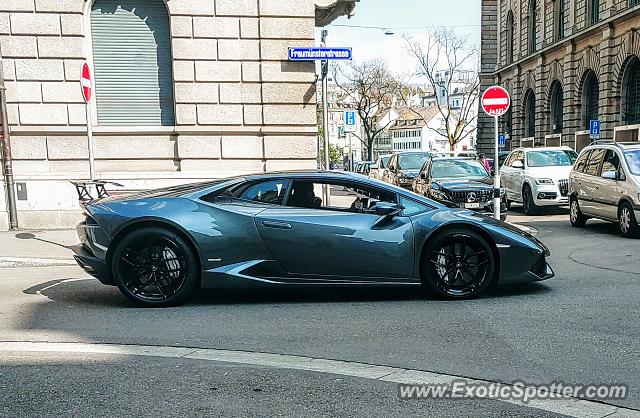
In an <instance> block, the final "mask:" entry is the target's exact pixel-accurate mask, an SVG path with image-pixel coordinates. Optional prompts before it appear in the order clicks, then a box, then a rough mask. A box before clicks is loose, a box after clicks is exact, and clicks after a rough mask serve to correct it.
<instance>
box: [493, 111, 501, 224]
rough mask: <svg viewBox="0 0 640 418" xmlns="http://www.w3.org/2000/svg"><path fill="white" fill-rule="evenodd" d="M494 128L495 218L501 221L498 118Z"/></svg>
mask: <svg viewBox="0 0 640 418" xmlns="http://www.w3.org/2000/svg"><path fill="white" fill-rule="evenodd" d="M493 119H494V122H495V123H494V127H495V130H496V143H495V155H494V157H493V216H495V218H496V219H498V220H499V219H500V167H498V161H499V158H498V155H499V149H498V135H499V133H498V116H494V118H493Z"/></svg>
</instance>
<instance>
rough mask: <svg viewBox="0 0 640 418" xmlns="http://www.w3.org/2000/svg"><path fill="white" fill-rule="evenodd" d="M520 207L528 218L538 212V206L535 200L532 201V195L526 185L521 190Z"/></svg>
mask: <svg viewBox="0 0 640 418" xmlns="http://www.w3.org/2000/svg"><path fill="white" fill-rule="evenodd" d="M522 207H523V208H524V213H526V214H527V215H530V216H531V215H535V214H536V213H537V212H538V206H537V205H536V202H535V200H533V193H532V192H531V187H530V186H529V185H528V184H526V185H525V186H524V187H523V188H522Z"/></svg>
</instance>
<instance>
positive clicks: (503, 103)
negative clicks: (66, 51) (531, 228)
mask: <svg viewBox="0 0 640 418" xmlns="http://www.w3.org/2000/svg"><path fill="white" fill-rule="evenodd" d="M480 102H481V104H482V109H483V110H484V111H485V113H486V114H487V115H489V116H493V120H494V129H495V141H496V142H495V144H494V151H495V152H494V158H493V216H495V218H496V219H498V220H500V202H501V201H502V199H501V197H500V167H499V166H498V164H499V162H500V158H499V153H500V133H499V132H498V118H499V117H500V116H501V115H504V114H505V113H506V112H507V110H509V107H510V106H511V98H510V97H509V92H507V91H506V90H505V89H503V88H502V87H500V86H492V87H489V88H488V89H486V90H485V91H484V93H482V98H481V100H480Z"/></svg>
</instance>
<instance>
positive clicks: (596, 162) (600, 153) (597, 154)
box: [584, 149, 605, 176]
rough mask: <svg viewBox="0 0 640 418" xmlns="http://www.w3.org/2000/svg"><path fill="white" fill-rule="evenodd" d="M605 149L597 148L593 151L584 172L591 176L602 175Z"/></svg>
mask: <svg viewBox="0 0 640 418" xmlns="http://www.w3.org/2000/svg"><path fill="white" fill-rule="evenodd" d="M604 152H605V150H604V149H596V150H593V151H591V154H590V155H589V159H588V160H587V164H586V166H585V170H584V173H585V174H588V175H590V176H599V175H600V164H601V163H602V159H603V158H604Z"/></svg>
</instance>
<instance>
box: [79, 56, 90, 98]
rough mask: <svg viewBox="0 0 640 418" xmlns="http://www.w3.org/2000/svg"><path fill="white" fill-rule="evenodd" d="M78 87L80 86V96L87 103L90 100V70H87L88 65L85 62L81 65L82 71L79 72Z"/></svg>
mask: <svg viewBox="0 0 640 418" xmlns="http://www.w3.org/2000/svg"><path fill="white" fill-rule="evenodd" d="M80 87H82V97H84V101H85V102H86V103H89V102H90V101H91V90H92V83H91V72H90V71H89V65H87V63H86V62H85V63H84V64H83V65H82V72H81V74H80Z"/></svg>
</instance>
